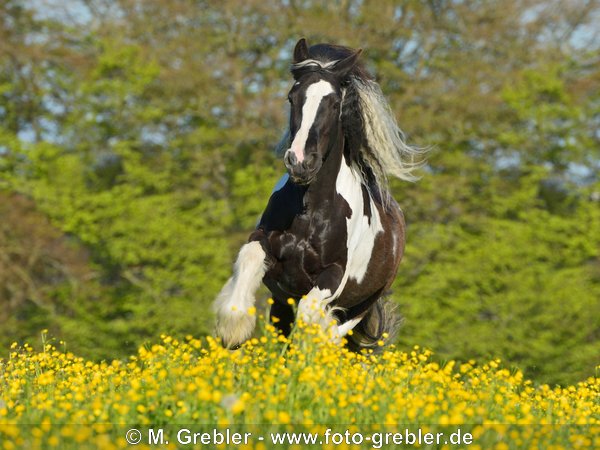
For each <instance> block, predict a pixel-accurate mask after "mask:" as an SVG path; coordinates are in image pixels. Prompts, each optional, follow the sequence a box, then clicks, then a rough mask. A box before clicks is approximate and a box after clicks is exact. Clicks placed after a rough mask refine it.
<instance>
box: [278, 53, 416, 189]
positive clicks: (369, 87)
mask: <svg viewBox="0 0 600 450" xmlns="http://www.w3.org/2000/svg"><path fill="white" fill-rule="evenodd" d="M354 52H355V50H354V49H351V48H349V47H342V46H339V45H332V44H317V45H313V46H312V47H310V49H309V59H307V60H305V61H302V62H300V63H297V64H292V67H291V71H292V73H293V74H295V75H297V74H298V72H301V71H304V70H306V69H307V68H309V67H314V66H317V67H318V68H319V69H320V70H327V69H328V67H330V66H332V65H333V63H334V62H336V61H338V60H342V59H344V58H346V57H348V56H350V55H352V54H353V53H354ZM343 86H344V87H345V95H344V100H343V104H342V124H343V129H344V137H345V139H346V144H345V152H346V154H347V156H348V157H349V159H350V161H351V164H352V165H353V166H354V167H355V168H356V169H357V170H358V172H359V173H360V174H361V176H362V177H363V180H364V181H365V182H366V183H367V184H368V185H373V184H375V185H376V186H377V187H379V188H385V187H386V186H387V180H388V176H389V175H391V176H395V177H397V178H400V179H402V180H408V181H414V180H416V179H417V177H416V176H415V175H414V173H413V172H414V170H415V169H416V168H417V167H419V166H420V165H421V164H422V162H421V161H420V160H419V155H421V154H422V153H423V151H422V150H421V149H419V148H415V147H411V146H409V145H407V144H406V142H405V140H404V134H403V133H402V131H401V130H400V128H399V127H398V124H397V123H396V118H395V117H394V113H393V111H392V109H391V108H390V105H389V103H388V102H387V100H386V99H385V97H384V96H383V93H382V92H381V88H380V87H379V84H378V83H377V82H376V81H375V80H374V78H373V77H372V76H371V75H370V74H369V73H368V72H367V70H366V69H365V68H364V66H363V65H362V64H361V63H360V62H359V63H357V64H356V65H355V66H354V67H353V68H352V69H351V70H350V72H349V73H348V75H347V78H346V80H344V83H343ZM290 144H291V143H290V132H289V129H288V130H287V131H286V133H285V134H284V136H283V138H282V140H281V141H280V142H279V144H278V145H277V147H276V151H277V152H278V153H283V152H285V150H286V149H287V148H289V146H290Z"/></svg>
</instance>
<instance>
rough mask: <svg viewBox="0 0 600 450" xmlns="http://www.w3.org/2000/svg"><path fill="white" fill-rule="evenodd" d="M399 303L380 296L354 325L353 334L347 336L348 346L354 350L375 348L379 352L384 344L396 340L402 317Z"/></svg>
mask: <svg viewBox="0 0 600 450" xmlns="http://www.w3.org/2000/svg"><path fill="white" fill-rule="evenodd" d="M397 310H398V305H397V304H396V303H394V301H392V300H390V299H389V298H387V297H381V298H379V299H378V300H377V301H376V302H375V303H374V304H373V306H371V308H369V310H368V311H367V314H366V315H365V317H364V318H363V319H362V320H361V321H360V322H359V323H358V324H357V325H356V326H355V327H354V329H353V330H352V334H351V335H348V336H346V339H347V340H348V348H350V349H351V350H353V351H360V350H362V349H373V351H375V352H378V351H381V350H382V349H383V346H381V345H380V341H383V342H384V345H387V344H392V343H394V342H395V341H396V337H397V336H398V330H399V329H400V325H401V323H402V318H401V316H400V314H398V311H397Z"/></svg>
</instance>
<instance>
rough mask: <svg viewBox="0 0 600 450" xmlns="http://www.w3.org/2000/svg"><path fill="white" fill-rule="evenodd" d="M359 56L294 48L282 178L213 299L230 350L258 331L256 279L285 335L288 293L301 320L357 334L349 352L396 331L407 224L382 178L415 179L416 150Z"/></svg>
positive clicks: (290, 315)
mask: <svg viewBox="0 0 600 450" xmlns="http://www.w3.org/2000/svg"><path fill="white" fill-rule="evenodd" d="M361 51H362V50H353V49H351V48H348V47H342V46H338V45H331V44H318V45H314V46H312V47H310V48H309V47H308V45H307V43H306V40H305V39H300V41H298V43H297V44H296V47H295V49H294V56H293V58H294V59H293V64H292V66H291V72H292V75H293V77H294V80H295V83H294V85H293V87H292V88H291V90H290V92H289V95H288V99H289V102H290V109H291V111H290V121H289V130H288V131H287V132H286V134H285V136H284V138H283V140H282V142H281V143H280V144H279V146H278V147H279V150H280V152H281V153H283V160H284V163H285V166H286V168H287V174H285V175H284V176H283V177H282V179H281V180H280V181H279V182H278V183H277V185H276V186H275V189H274V191H273V193H272V195H271V198H270V199H269V202H268V204H267V207H266V209H265V211H264V213H263V215H262V218H261V220H260V222H259V224H258V226H257V227H256V230H255V231H254V232H253V233H252V234H251V235H250V238H249V239H248V243H247V244H245V245H244V246H243V247H242V248H241V249H240V252H239V254H238V257H237V261H236V262H235V264H234V269H233V276H232V277H231V278H230V279H229V281H227V283H226V284H225V286H224V287H223V289H222V290H221V292H220V293H219V295H218V297H217V298H216V300H215V302H214V310H215V313H216V317H217V327H216V331H217V335H218V336H219V337H221V339H222V342H223V345H225V346H226V347H235V346H237V345H239V344H241V343H243V342H244V341H245V340H247V339H248V338H249V337H250V336H251V334H252V331H253V329H254V326H255V316H254V314H252V313H251V311H250V310H251V308H252V307H253V306H254V304H255V297H254V294H255V292H256V290H257V289H258V287H259V285H260V283H261V281H263V282H264V283H265V285H266V286H267V287H268V288H269V290H270V291H271V293H272V296H273V299H274V304H273V305H272V308H271V318H273V317H277V318H278V319H279V320H278V321H275V320H273V323H274V325H275V326H276V327H278V328H279V329H280V330H281V331H282V332H283V333H284V334H285V335H288V334H289V333H290V329H291V326H292V324H293V322H294V320H295V317H294V311H293V308H292V306H290V305H289V304H288V302H287V300H288V299H289V298H293V299H295V300H296V301H297V302H298V310H297V314H298V316H299V317H300V318H301V319H302V320H304V321H305V322H308V323H318V324H320V325H321V326H322V327H323V328H324V329H326V330H329V336H330V337H331V338H332V339H333V340H340V339H341V337H342V336H345V335H347V334H348V332H349V331H350V330H352V329H354V331H353V333H351V336H350V335H349V336H348V345H349V346H350V347H351V348H353V349H360V348H369V347H375V346H376V345H377V341H378V340H380V339H381V338H382V336H384V333H388V335H392V334H393V333H394V332H395V331H396V328H397V325H398V320H397V318H396V317H397V316H396V315H395V313H394V312H393V310H392V309H391V308H390V307H389V305H390V303H388V302H387V301H386V300H385V297H384V294H385V293H386V291H387V290H388V289H389V287H390V285H391V284H392V281H393V280H394V277H395V276H396V272H397V270H398V265H399V263H400V260H401V258H402V255H403V252H404V237H405V233H404V230H405V225H404V218H403V214H402V211H401V210H400V207H399V206H398V204H397V203H396V202H395V200H394V199H393V198H392V197H391V195H390V194H389V192H388V190H387V176H388V175H393V176H396V177H398V178H400V179H404V180H413V179H414V176H413V175H412V171H413V169H414V168H415V167H416V166H417V165H418V164H416V163H415V162H414V157H415V155H416V154H417V153H418V150H415V149H413V148H411V147H409V146H408V145H406V144H405V142H404V139H403V134H402V132H401V131H400V129H399V128H398V125H397V124H396V120H395V118H394V115H393V113H392V111H391V109H390V107H389V105H388V103H387V101H386V100H385V98H384V97H383V94H382V92H381V89H380V87H379V85H378V84H377V83H376V82H375V81H374V80H373V78H372V77H371V76H370V75H369V74H368V73H367V72H366V70H365V69H364V67H363V66H362V65H361V64H360V63H359V61H358V59H359V55H360V53H361Z"/></svg>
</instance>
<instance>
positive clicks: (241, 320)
mask: <svg viewBox="0 0 600 450" xmlns="http://www.w3.org/2000/svg"><path fill="white" fill-rule="evenodd" d="M266 271H267V255H266V253H265V251H264V249H263V247H262V245H261V244H260V242H258V241H252V242H249V243H247V244H245V245H244V246H242V248H241V249H240V252H239V254H238V257H237V260H236V262H235V264H234V265H233V276H232V277H231V278H230V279H229V280H228V281H227V283H225V286H223V289H221V292H220V293H219V295H218V296H217V298H216V299H215V302H214V304H213V310H214V312H215V314H216V318H217V327H216V333H217V336H218V337H220V338H221V340H222V343H223V345H224V346H225V347H227V348H231V347H235V346H237V345H239V344H242V343H243V342H244V341H246V340H247V339H248V338H249V337H250V336H251V335H252V332H253V331H254V326H255V324H256V314H255V312H254V311H252V308H253V307H254V303H255V301H256V299H255V298H254V293H255V292H256V290H257V289H258V287H259V286H260V283H261V281H262V279H263V277H264V275H265V273H266Z"/></svg>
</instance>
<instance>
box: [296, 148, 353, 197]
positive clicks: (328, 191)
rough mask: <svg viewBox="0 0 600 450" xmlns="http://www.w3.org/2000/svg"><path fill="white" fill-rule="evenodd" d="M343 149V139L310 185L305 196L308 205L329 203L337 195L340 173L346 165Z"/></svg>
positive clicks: (331, 152)
mask: <svg viewBox="0 0 600 450" xmlns="http://www.w3.org/2000/svg"><path fill="white" fill-rule="evenodd" d="M343 149H344V141H343V139H341V141H338V142H336V144H335V147H334V148H332V149H331V151H330V153H329V155H328V157H327V159H325V161H324V162H323V166H322V167H321V169H320V170H319V173H318V174H317V176H316V178H315V179H314V180H313V182H312V183H311V184H310V186H309V187H308V190H307V192H306V194H305V196H304V198H305V202H304V203H305V205H306V206H309V207H311V208H315V207H317V206H318V205H322V204H324V203H325V204H329V203H330V201H331V200H332V199H333V198H334V197H335V194H336V182H337V178H338V174H339V173H340V169H341V168H342V165H345V161H344V155H343V153H344V152H343Z"/></svg>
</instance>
